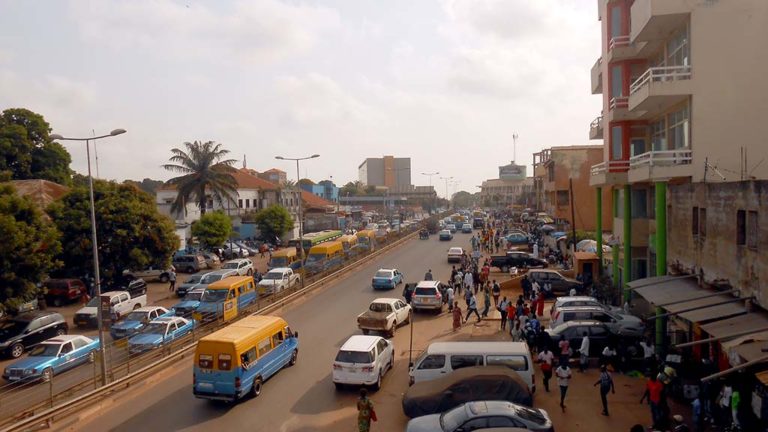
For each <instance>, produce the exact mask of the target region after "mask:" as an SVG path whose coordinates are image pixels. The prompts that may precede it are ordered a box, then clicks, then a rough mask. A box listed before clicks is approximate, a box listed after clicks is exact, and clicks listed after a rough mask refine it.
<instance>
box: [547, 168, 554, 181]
mask: <svg viewBox="0 0 768 432" xmlns="http://www.w3.org/2000/svg"><path fill="white" fill-rule="evenodd" d="M547 180H548V181H551V182H553V181H555V165H554V164H551V165H550V166H548V167H547Z"/></svg>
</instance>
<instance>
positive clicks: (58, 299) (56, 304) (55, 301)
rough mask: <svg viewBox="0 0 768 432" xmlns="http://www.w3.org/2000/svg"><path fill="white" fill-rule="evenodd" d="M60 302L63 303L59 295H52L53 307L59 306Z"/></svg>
mask: <svg viewBox="0 0 768 432" xmlns="http://www.w3.org/2000/svg"><path fill="white" fill-rule="evenodd" d="M62 304H63V300H62V299H61V297H54V298H53V306H54V307H61V305H62Z"/></svg>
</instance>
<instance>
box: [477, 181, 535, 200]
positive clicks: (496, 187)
mask: <svg viewBox="0 0 768 432" xmlns="http://www.w3.org/2000/svg"><path fill="white" fill-rule="evenodd" d="M532 190H533V177H524V178H522V179H488V180H484V181H483V184H482V185H481V186H480V201H481V203H482V205H484V206H504V207H506V206H509V205H513V204H518V205H523V206H526V207H528V206H531V205H533V204H532V199H531V196H530V192H531V191H532Z"/></svg>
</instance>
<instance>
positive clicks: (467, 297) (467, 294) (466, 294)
mask: <svg viewBox="0 0 768 432" xmlns="http://www.w3.org/2000/svg"><path fill="white" fill-rule="evenodd" d="M471 298H472V290H471V289H465V290H464V303H466V304H467V307H469V301H470V299H471Z"/></svg>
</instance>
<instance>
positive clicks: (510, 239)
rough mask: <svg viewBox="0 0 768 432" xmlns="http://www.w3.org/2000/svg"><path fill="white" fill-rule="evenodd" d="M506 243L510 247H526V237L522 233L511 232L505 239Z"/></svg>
mask: <svg viewBox="0 0 768 432" xmlns="http://www.w3.org/2000/svg"><path fill="white" fill-rule="evenodd" d="M505 239H506V240H507V243H508V244H510V245H512V246H519V245H524V246H528V240H529V238H528V236H527V235H526V234H524V233H522V232H511V233H509V234H507V236H506V237H505Z"/></svg>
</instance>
